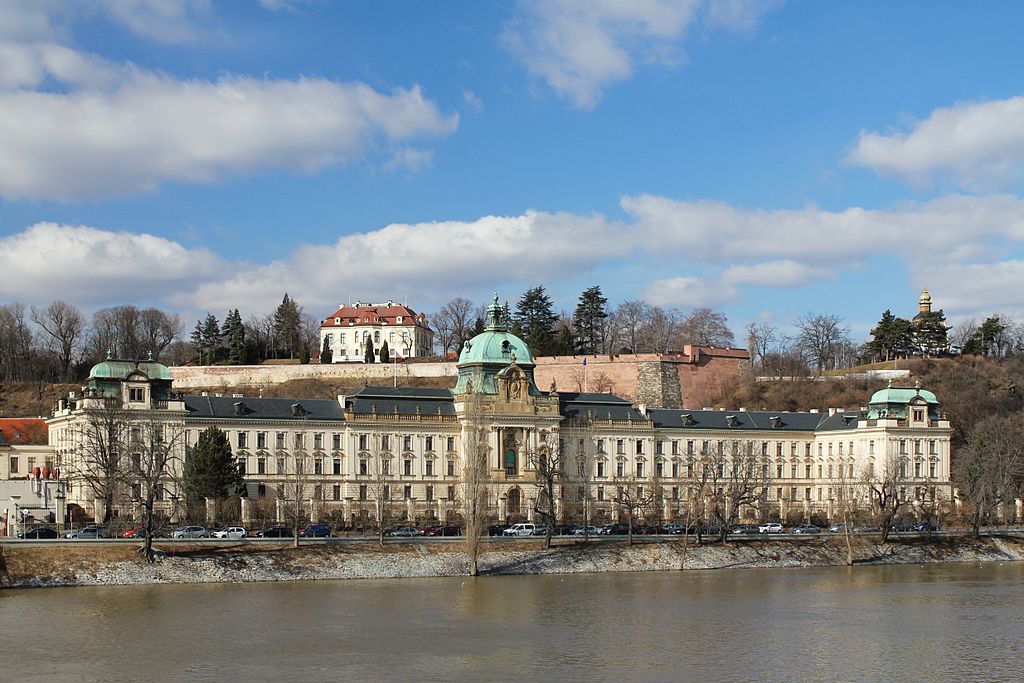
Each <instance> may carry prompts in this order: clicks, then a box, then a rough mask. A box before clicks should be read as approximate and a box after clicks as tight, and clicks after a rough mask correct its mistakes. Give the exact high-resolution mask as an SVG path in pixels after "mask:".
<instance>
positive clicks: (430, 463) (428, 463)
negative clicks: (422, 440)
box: [423, 460, 434, 477]
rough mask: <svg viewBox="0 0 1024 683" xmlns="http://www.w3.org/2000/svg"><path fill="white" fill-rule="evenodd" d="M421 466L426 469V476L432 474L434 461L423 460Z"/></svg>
mask: <svg viewBox="0 0 1024 683" xmlns="http://www.w3.org/2000/svg"><path fill="white" fill-rule="evenodd" d="M423 467H424V469H425V470H426V475H427V476H428V477H432V476H434V461H433V460H427V461H426V462H424V463H423Z"/></svg>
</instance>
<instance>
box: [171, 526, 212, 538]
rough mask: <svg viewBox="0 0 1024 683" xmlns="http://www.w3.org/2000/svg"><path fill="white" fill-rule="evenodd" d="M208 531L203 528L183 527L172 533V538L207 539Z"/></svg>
mask: <svg viewBox="0 0 1024 683" xmlns="http://www.w3.org/2000/svg"><path fill="white" fill-rule="evenodd" d="M206 536H207V534H206V529H204V528H203V527H201V526H183V527H181V528H178V529H175V530H174V531H172V532H171V538H206Z"/></svg>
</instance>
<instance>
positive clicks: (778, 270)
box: [722, 259, 835, 287]
mask: <svg viewBox="0 0 1024 683" xmlns="http://www.w3.org/2000/svg"><path fill="white" fill-rule="evenodd" d="M834 276H835V272H834V271H830V270H828V269H826V268H816V267H814V266H810V265H808V264H806V263H799V262H797V261H793V260H792V259H782V260H780V261H768V262H766V263H754V264H751V265H741V266H730V267H729V268H726V269H725V272H724V273H722V281H723V282H724V283H726V284H728V285H759V286H763V287H798V286H800V285H805V284H807V283H809V282H813V281H814V280H821V279H823V278H829V277H834Z"/></svg>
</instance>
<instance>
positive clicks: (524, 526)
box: [501, 522, 539, 536]
mask: <svg viewBox="0 0 1024 683" xmlns="http://www.w3.org/2000/svg"><path fill="white" fill-rule="evenodd" d="M538 528H539V527H538V526H537V525H536V524H533V523H532V522H520V523H519V524H513V525H512V526H510V527H509V528H507V529H505V531H503V532H502V534H501V535H502V536H533V535H535V534H536V533H537V529H538Z"/></svg>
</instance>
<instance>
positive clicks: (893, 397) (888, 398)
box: [868, 381, 939, 405]
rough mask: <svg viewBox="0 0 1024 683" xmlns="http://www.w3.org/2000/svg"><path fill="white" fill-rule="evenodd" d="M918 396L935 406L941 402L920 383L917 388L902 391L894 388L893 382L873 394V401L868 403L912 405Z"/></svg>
mask: <svg viewBox="0 0 1024 683" xmlns="http://www.w3.org/2000/svg"><path fill="white" fill-rule="evenodd" d="M917 396H920V397H921V398H923V399H924V400H925V401H927V402H928V403H930V404H933V405H938V404H939V400H938V399H937V398H935V394H933V393H932V392H930V391H928V390H927V389H922V388H921V385H920V383H918V384H917V386H915V387H914V388H912V389H900V388H897V387H893V385H892V382H891V381H890V382H889V386H887V387H886V388H885V389H881V390H879V391H876V392H875V393H874V394H872V395H871V400H870V401H869V402H868V404H869V405H874V404H876V403H877V404H881V403H884V404H889V405H891V404H893V403H902V404H907V403H910V401H911V400H912V399H914V398H916V397H917Z"/></svg>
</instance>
